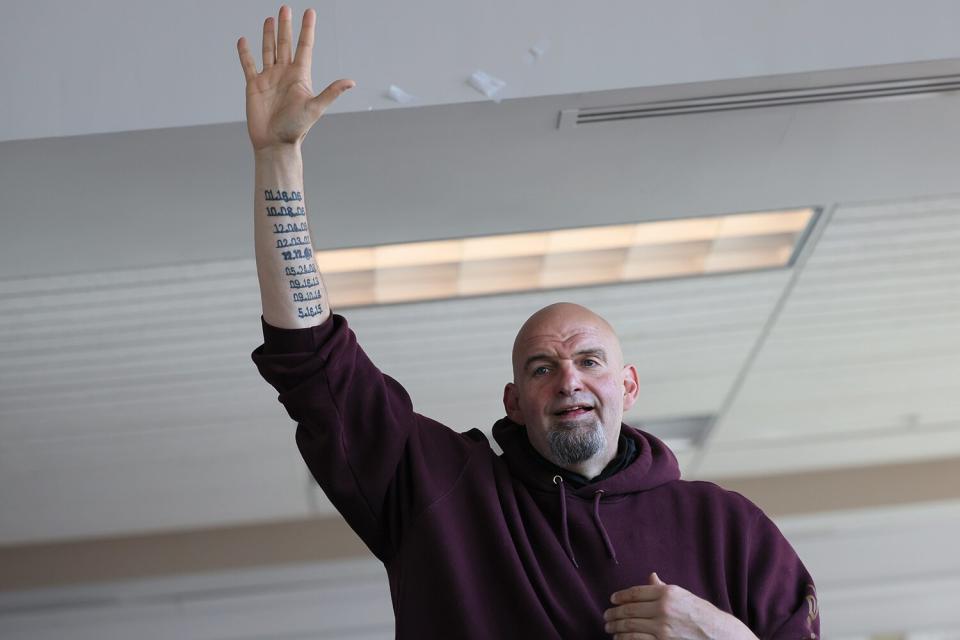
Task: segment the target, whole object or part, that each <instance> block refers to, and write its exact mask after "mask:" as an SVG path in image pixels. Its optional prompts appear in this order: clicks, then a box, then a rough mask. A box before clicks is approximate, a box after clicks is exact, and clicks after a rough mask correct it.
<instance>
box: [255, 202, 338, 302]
mask: <svg viewBox="0 0 960 640" xmlns="http://www.w3.org/2000/svg"><path fill="white" fill-rule="evenodd" d="M263 199H264V200H266V201H267V202H277V201H279V202H301V203H302V202H303V194H302V193H300V192H299V191H283V190H280V189H264V191H263ZM266 214H267V217H270V218H273V217H279V218H290V219H291V221H290V222H287V221H284V220H281V221H279V222H274V223H273V233H274V235H277V236H279V237H278V238H277V240H276V246H275V248H276V249H277V250H280V256H281V257H282V258H283V260H284V262H285V263H286V262H289V263H290V264H289V265H287V266H284V268H283V273H284V275H286V276H289V277H290V279H289V280H288V281H287V282H288V285H289V287H290V289H291V290H292V293H291V297H292V300H293V301H294V302H296V303H297V316H299V317H300V318H312V317H314V316H318V315H320V314H321V313H323V305H322V304H321V303H320V299H321V298H322V297H323V294H322V292H321V288H320V276H319V274H317V265H316V263H315V262H314V261H313V248H312V247H311V245H310V233H309V230H308V229H307V220H306V215H307V214H306V210H305V209H304V207H303V206H283V205H280V206H272V205H271V206H267V207H266ZM296 218H303V220H302V221H296V220H295V219H296ZM297 247H302V248H297ZM314 301H316V302H315V303H314V304H306V305H302V306H301V304H300V303H305V302H306V303H309V302H314Z"/></svg>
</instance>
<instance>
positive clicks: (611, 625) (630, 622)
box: [603, 618, 663, 636]
mask: <svg viewBox="0 0 960 640" xmlns="http://www.w3.org/2000/svg"><path fill="white" fill-rule="evenodd" d="M662 628H663V625H662V624H661V623H660V622H658V621H656V620H642V619H639V618H626V619H624V620H613V621H612V622H607V623H606V624H604V625H603V630H604V631H606V632H607V633H649V634H650V635H654V636H655V635H656V633H657V631H658V630H660V629H662Z"/></svg>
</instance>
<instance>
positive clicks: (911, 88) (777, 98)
mask: <svg viewBox="0 0 960 640" xmlns="http://www.w3.org/2000/svg"><path fill="white" fill-rule="evenodd" d="M957 90H960V75H952V76H936V77H932V78H915V79H912V80H888V81H884V82H869V83H863V84H845V85H833V86H826V87H813V88H806V89H785V90H782V91H762V92H759V93H736V94H730V95H726V96H710V97H705V98H690V99H687V100H666V101H660V102H647V103H643V104H634V105H621V106H613V107H592V108H589V109H564V110H562V111H561V112H560V118H559V120H558V122H557V128H559V129H571V128H573V127H576V126H577V125H581V124H591V123H597V122H611V121H614V120H635V119H637V118H658V117H661V116H678V115H685V114H689V113H710V112H713V111H731V110H734V109H758V108H761V107H780V106H785V105H792V104H808V103H813V102H838V101H841V100H871V99H876V98H887V97H890V96H909V95H921V94H934V93H943V92H946V91H957Z"/></svg>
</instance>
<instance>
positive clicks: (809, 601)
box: [747, 507, 820, 640]
mask: <svg viewBox="0 0 960 640" xmlns="http://www.w3.org/2000/svg"><path fill="white" fill-rule="evenodd" d="M755 509H756V513H755V519H754V521H753V526H752V527H751V529H750V539H749V559H748V562H749V567H748V578H747V581H748V593H749V596H748V597H749V604H748V609H749V614H748V615H749V617H750V620H749V626H750V628H751V629H753V631H754V633H756V634H757V637H759V638H760V640H819V638H820V611H819V606H818V604H817V589H816V586H815V585H814V583H813V578H812V577H810V574H809V572H808V571H807V569H806V567H804V566H803V563H802V562H801V561H800V558H799V557H798V556H797V553H796V551H794V550H793V547H792V546H790V543H789V542H787V539H786V538H785V537H784V536H783V534H782V533H780V530H779V529H778V528H777V526H776V525H775V524H774V523H773V522H772V521H771V520H770V519H769V518H768V517H767V516H766V515H764V514H763V512H762V511H760V509H758V508H756V507H755Z"/></svg>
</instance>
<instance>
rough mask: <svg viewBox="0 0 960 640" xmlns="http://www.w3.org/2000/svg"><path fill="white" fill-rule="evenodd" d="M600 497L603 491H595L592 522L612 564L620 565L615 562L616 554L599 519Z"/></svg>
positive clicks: (617, 561) (618, 562)
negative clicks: (601, 538) (611, 559)
mask: <svg viewBox="0 0 960 640" xmlns="http://www.w3.org/2000/svg"><path fill="white" fill-rule="evenodd" d="M602 495H603V489H597V492H596V493H595V494H593V522H594V523H595V524H596V525H597V529H599V530H600V535H601V536H602V537H603V542H604V544H606V545H607V553H609V554H610V557H611V558H613V564H620V561H619V560H617V552H616V551H615V550H614V548H613V543H612V542H610V536H608V535H607V530H606V528H604V526H603V520H601V519H600V497H601V496H602Z"/></svg>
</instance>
